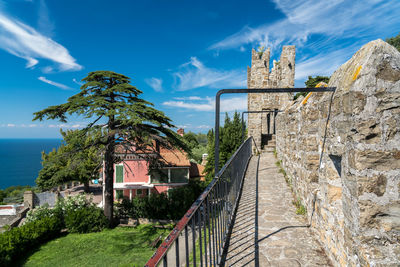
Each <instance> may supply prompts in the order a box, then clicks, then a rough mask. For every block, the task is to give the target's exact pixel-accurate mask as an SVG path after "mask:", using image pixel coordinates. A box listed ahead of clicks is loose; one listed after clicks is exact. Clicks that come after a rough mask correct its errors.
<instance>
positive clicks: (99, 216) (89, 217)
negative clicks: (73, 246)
mask: <svg viewBox="0 0 400 267" xmlns="http://www.w3.org/2000/svg"><path fill="white" fill-rule="evenodd" d="M64 220H65V226H66V227H67V228H68V231H69V232H70V233H90V232H99V231H101V230H103V229H104V228H106V227H107V226H108V220H107V218H106V216H104V213H103V210H102V209H100V208H98V207H95V206H88V207H82V208H78V209H74V210H69V211H68V212H67V214H66V216H65V219H64Z"/></svg>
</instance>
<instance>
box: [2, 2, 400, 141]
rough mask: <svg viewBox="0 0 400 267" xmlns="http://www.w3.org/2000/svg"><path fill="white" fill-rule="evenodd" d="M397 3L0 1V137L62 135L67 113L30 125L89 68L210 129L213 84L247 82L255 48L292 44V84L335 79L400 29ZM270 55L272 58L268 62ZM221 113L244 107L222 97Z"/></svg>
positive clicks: (182, 120) (73, 123)
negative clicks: (127, 82)
mask: <svg viewBox="0 0 400 267" xmlns="http://www.w3.org/2000/svg"><path fill="white" fill-rule="evenodd" d="M399 13H400V1H398V0H385V1H380V0H362V1H361V0H353V1H338V0H325V1H315V0H307V1H305V0H297V1H289V0H273V1H183V0H182V1H151V0H149V1H129V0H117V1H103V0H79V1H78V0H63V1H62V0H57V1H56V0H53V1H50V0H9V1H5V0H0V64H1V76H0V77H1V83H0V92H1V96H2V97H1V99H0V138H51V137H54V138H58V137H60V134H59V129H60V127H61V128H64V129H66V128H79V127H83V126H84V125H85V124H86V123H87V121H85V120H83V119H82V118H79V117H71V118H70V119H69V121H68V123H66V124H61V123H60V122H58V121H43V122H38V121H35V122H32V118H33V115H32V113H33V112H35V111H39V110H42V109H44V108H46V107H47V106H50V105H56V104H61V103H64V102H65V101H66V100H67V98H68V97H70V96H72V95H73V94H76V93H78V92H79V87H80V80H81V79H82V78H84V77H85V76H86V75H87V73H88V72H91V71H95V70H112V71H115V72H119V73H122V74H125V75H127V76H129V77H131V78H132V84H133V85H135V86H136V87H138V88H139V89H141V90H142V91H143V92H144V93H143V95H142V97H143V98H145V99H146V100H148V101H151V102H153V103H154V104H155V106H156V108H158V109H160V110H163V111H164V112H165V113H166V114H167V115H168V116H169V117H171V118H172V120H173V121H174V124H175V125H177V126H178V127H184V128H185V130H186V131H189V130H191V131H194V132H199V131H201V132H206V131H207V130H208V129H210V128H211V127H212V126H213V125H214V97H215V93H216V92H217V91H218V89H222V88H245V87H246V68H247V66H248V65H249V64H250V58H251V48H257V47H259V46H260V45H263V46H266V47H271V49H272V59H278V58H279V55H280V49H281V47H282V45H286V44H287V45H296V52H297V55H296V86H298V87H303V86H304V81H305V80H306V78H307V76H308V75H331V74H332V72H333V71H334V70H335V69H336V68H337V67H338V66H340V65H341V64H343V63H344V62H345V61H346V60H348V59H349V58H350V57H351V55H352V54H353V53H354V52H356V51H357V50H358V49H359V48H360V47H361V46H362V45H363V44H365V43H367V42H368V41H371V40H375V39H378V38H381V39H385V38H387V37H391V36H395V35H397V34H398V33H399V31H400V16H399V15H398V14H399ZM272 59H271V60H272ZM222 101H223V105H222V106H223V108H222V111H223V112H225V111H226V112H232V111H234V110H239V111H241V110H245V109H246V105H247V104H246V96H240V97H238V96H235V97H231V96H224V97H223V99H222Z"/></svg>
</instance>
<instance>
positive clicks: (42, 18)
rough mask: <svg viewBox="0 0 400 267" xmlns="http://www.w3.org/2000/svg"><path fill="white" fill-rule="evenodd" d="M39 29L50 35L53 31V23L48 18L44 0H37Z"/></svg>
mask: <svg viewBox="0 0 400 267" xmlns="http://www.w3.org/2000/svg"><path fill="white" fill-rule="evenodd" d="M38 15H39V21H38V28H39V31H40V32H41V33H43V34H45V35H47V36H52V35H53V32H54V28H55V27H54V23H53V22H52V21H51V19H50V15H49V9H48V8H47V5H46V2H45V0H40V1H39V14H38Z"/></svg>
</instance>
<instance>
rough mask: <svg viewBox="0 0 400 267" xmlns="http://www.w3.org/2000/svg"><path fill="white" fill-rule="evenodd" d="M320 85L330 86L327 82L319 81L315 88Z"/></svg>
mask: <svg viewBox="0 0 400 267" xmlns="http://www.w3.org/2000/svg"><path fill="white" fill-rule="evenodd" d="M319 87H328V84H327V83H324V82H319V83H318V84H317V85H316V86H315V88H319Z"/></svg>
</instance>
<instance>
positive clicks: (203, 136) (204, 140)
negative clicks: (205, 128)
mask: <svg viewBox="0 0 400 267" xmlns="http://www.w3.org/2000/svg"><path fill="white" fill-rule="evenodd" d="M196 140H197V142H198V143H199V145H201V146H207V134H203V133H197V134H196Z"/></svg>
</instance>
